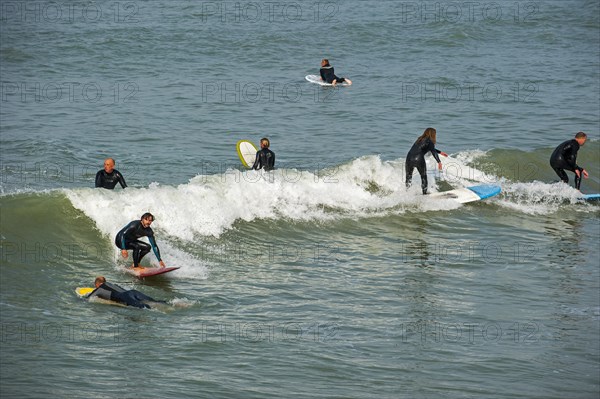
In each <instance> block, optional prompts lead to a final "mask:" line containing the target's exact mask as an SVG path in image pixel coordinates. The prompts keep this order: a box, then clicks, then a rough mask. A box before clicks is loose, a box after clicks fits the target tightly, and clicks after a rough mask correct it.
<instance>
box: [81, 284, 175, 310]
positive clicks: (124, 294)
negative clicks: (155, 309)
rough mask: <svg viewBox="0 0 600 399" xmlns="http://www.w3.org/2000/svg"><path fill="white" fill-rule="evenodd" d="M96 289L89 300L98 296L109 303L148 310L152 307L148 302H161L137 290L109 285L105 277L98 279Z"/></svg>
mask: <svg viewBox="0 0 600 399" xmlns="http://www.w3.org/2000/svg"><path fill="white" fill-rule="evenodd" d="M94 286H95V287H96V289H95V290H94V291H92V292H91V293H90V294H89V295H88V298H89V297H91V296H97V297H98V298H102V299H106V300H107V301H115V302H119V303H122V304H125V305H127V306H135V307H136V308H147V309H149V308H150V306H149V305H148V304H147V303H146V302H161V303H165V302H164V301H157V300H156V299H153V298H151V297H149V296H148V295H146V294H144V293H141V292H140V291H137V290H126V289H124V288H123V287H120V286H118V285H117V284H113V283H107V282H106V278H104V277H103V276H98V277H96V280H95V281H94Z"/></svg>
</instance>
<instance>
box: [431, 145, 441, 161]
mask: <svg viewBox="0 0 600 399" xmlns="http://www.w3.org/2000/svg"><path fill="white" fill-rule="evenodd" d="M441 153H442V152H441V151H440V150H438V149H436V148H434V149H433V150H432V151H431V155H433V157H434V158H435V160H436V162H437V163H441V162H442V161H440V157H439V155H438V154H441Z"/></svg>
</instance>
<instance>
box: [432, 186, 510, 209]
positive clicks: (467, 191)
mask: <svg viewBox="0 0 600 399" xmlns="http://www.w3.org/2000/svg"><path fill="white" fill-rule="evenodd" d="M501 191H502V188H501V187H500V186H496V185H493V184H481V185H479V186H470V187H463V188H457V189H455V190H450V191H443V192H441V193H433V194H430V195H429V197H430V198H436V199H451V200H454V201H458V202H460V203H461V204H465V203H467V202H473V201H480V200H483V199H486V198H490V197H493V196H495V195H498V194H500V192H501Z"/></svg>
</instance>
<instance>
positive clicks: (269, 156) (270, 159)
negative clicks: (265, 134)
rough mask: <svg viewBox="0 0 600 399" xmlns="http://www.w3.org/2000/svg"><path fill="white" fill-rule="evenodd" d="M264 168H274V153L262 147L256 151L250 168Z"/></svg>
mask: <svg viewBox="0 0 600 399" xmlns="http://www.w3.org/2000/svg"><path fill="white" fill-rule="evenodd" d="M262 168H264V169H265V170H273V169H274V168H275V153H274V152H273V151H271V150H269V149H268V148H263V149H262V150H260V151H257V152H256V159H255V160H254V165H252V169H255V170H259V169H262Z"/></svg>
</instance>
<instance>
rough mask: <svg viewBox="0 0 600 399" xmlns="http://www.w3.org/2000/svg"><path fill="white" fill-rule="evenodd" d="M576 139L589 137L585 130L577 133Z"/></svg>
mask: <svg viewBox="0 0 600 399" xmlns="http://www.w3.org/2000/svg"><path fill="white" fill-rule="evenodd" d="M575 138H576V139H585V138H587V134H585V133H584V132H579V133H577V134H576V135H575Z"/></svg>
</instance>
